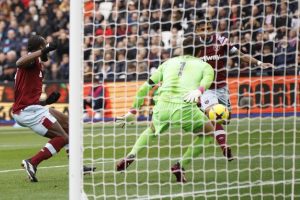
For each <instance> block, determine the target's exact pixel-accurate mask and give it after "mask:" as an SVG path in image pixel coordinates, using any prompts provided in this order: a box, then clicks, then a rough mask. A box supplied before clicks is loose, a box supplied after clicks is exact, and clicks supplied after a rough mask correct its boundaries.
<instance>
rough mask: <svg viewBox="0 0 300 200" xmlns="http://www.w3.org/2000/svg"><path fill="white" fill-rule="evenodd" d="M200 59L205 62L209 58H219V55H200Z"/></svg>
mask: <svg viewBox="0 0 300 200" xmlns="http://www.w3.org/2000/svg"><path fill="white" fill-rule="evenodd" d="M200 59H201V60H202V61H204V62H206V61H210V60H220V59H221V56H220V55H213V56H203V57H200Z"/></svg>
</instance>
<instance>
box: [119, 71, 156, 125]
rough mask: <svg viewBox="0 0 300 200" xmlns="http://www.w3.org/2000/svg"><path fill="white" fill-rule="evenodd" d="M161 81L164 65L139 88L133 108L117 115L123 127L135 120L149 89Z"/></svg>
mask: <svg viewBox="0 0 300 200" xmlns="http://www.w3.org/2000/svg"><path fill="white" fill-rule="evenodd" d="M161 81H162V66H159V68H158V69H157V70H156V71H155V72H154V73H153V74H152V76H151V77H150V78H149V79H148V80H147V81H146V82H145V83H144V84H143V85H142V86H141V87H140V88H139V89H138V91H137V93H136V96H135V98H134V102H133V105H132V108H131V109H130V110H129V112H128V113H127V114H125V115H124V116H122V117H117V118H116V123H117V124H118V125H119V126H121V127H122V128H123V127H124V126H125V124H126V123H128V122H132V121H134V120H135V117H136V113H137V110H139V109H140V108H141V106H142V105H143V104H144V100H145V97H146V96H147V95H148V93H149V91H150V90H151V89H152V88H153V87H154V86H155V85H156V84H158V83H159V82H161Z"/></svg>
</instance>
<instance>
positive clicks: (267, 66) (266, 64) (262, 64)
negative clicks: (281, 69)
mask: <svg viewBox="0 0 300 200" xmlns="http://www.w3.org/2000/svg"><path fill="white" fill-rule="evenodd" d="M260 66H261V67H262V68H263V69H267V68H274V65H272V64H271V63H261V65H260Z"/></svg>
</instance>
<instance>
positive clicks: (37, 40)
mask: <svg viewBox="0 0 300 200" xmlns="http://www.w3.org/2000/svg"><path fill="white" fill-rule="evenodd" d="M44 44H45V39H44V38H43V37H42V36H40V35H32V36H31V37H30V38H29V39H28V43H27V50H28V51H29V52H33V51H37V50H39V49H40V48H41V46H42V45H44Z"/></svg>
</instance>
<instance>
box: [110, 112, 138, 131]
mask: <svg viewBox="0 0 300 200" xmlns="http://www.w3.org/2000/svg"><path fill="white" fill-rule="evenodd" d="M135 120H136V110H131V111H129V112H128V113H127V114H125V115H124V116H121V117H117V118H116V120H115V122H116V124H117V126H119V127H122V128H124V126H125V124H128V123H130V122H133V121H135Z"/></svg>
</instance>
